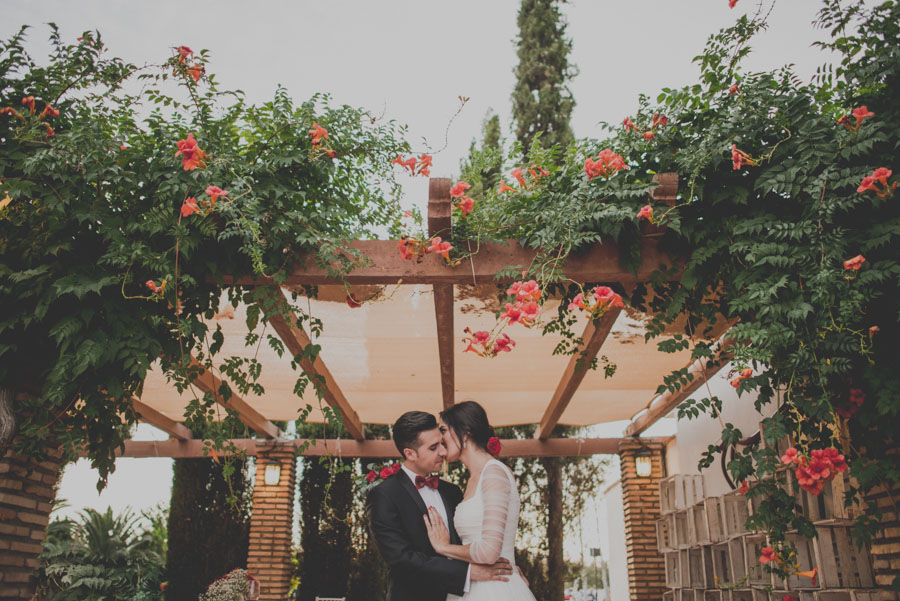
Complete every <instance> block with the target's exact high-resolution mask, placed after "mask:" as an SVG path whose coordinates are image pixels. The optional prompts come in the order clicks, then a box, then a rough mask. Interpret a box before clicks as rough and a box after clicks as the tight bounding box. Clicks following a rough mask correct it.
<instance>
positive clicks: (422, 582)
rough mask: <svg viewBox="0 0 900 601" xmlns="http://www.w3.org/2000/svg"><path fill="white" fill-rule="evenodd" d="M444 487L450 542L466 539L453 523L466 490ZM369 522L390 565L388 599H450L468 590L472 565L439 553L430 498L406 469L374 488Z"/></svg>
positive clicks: (441, 486)
mask: <svg viewBox="0 0 900 601" xmlns="http://www.w3.org/2000/svg"><path fill="white" fill-rule="evenodd" d="M438 492H439V493H440V494H441V498H442V499H443V500H444V507H445V508H446V510H447V519H448V521H449V523H448V524H447V527H448V529H449V530H450V542H452V543H453V544H457V545H458V544H460V540H459V536H457V534H456V530H455V529H454V528H453V511H454V510H455V509H456V506H457V505H458V504H459V502H460V501H461V500H462V496H463V494H462V491H461V490H460V489H459V487H457V486H455V485H453V484H450V483H449V482H444V481H443V480H441V481H440V484H439V485H438ZM366 510H367V511H368V514H369V527H370V528H371V529H372V536H373V537H374V538H375V544H376V545H377V546H378V550H379V551H380V552H381V556H382V557H383V558H384V561H385V562H387V564H388V568H389V574H388V593H387V601H445V599H446V597H447V594H448V593H453V594H454V595H462V594H463V588H464V587H465V583H466V573H467V571H468V569H469V564H467V563H466V562H464V561H458V560H456V559H449V558H447V557H443V556H441V555H438V554H437V553H435V552H434V549H433V548H432V546H431V543H430V542H429V541H428V531H427V530H426V529H425V520H424V516H425V514H426V513H428V509H427V508H426V507H425V502H424V501H423V500H422V496H421V495H420V494H419V491H418V490H416V487H415V485H414V484H413V483H412V481H411V480H410V479H409V476H407V475H406V472H404V471H403V470H400V471H399V472H397V473H396V474H394V475H393V476H390V477H389V478H387V479H386V480H384V481H382V482H381V483H379V484H378V485H376V486H375V487H374V488H372V489H371V490H370V491H369V496H368V498H367V500H366Z"/></svg>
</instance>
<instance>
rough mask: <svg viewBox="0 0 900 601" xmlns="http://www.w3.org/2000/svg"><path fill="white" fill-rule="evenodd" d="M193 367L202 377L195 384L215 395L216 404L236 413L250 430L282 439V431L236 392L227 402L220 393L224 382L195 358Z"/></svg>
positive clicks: (197, 378)
mask: <svg viewBox="0 0 900 601" xmlns="http://www.w3.org/2000/svg"><path fill="white" fill-rule="evenodd" d="M191 367H192V368H196V369H199V370H200V375H198V376H197V377H196V378H195V379H194V382H193V384H194V385H195V386H196V387H197V388H199V389H200V390H202V391H203V392H208V393H210V394H211V395H213V398H215V400H216V402H217V403H219V404H220V405H222V406H223V407H225V408H226V409H231V410H232V411H236V412H237V414H238V416H239V417H240V419H241V421H242V422H244V423H245V424H247V425H248V426H250V429H251V430H253V431H254V432H256V433H257V434H259V435H260V436H262V437H264V438H269V439H272V438H281V436H282V433H281V430H279V429H278V427H277V426H276V425H275V424H273V423H272V422H270V421H269V420H267V419H266V418H265V417H264V416H263V414H262V413H260V412H259V411H257V410H256V409H254V408H253V407H252V406H251V405H250V404H249V403H248V402H247V401H245V400H244V399H242V398H241V397H240V396H238V394H237V393H236V392H234V391H232V393H231V398H230V399H228V401H227V402H226V401H225V399H224V398H223V397H222V395H221V393H220V392H219V389H220V388H221V387H222V380H220V379H219V377H218V376H216V375H215V374H214V373H212V372H211V371H209V370H207V369H206V368H205V367H203V365H201V364H200V362H198V361H197V360H196V359H195V358H194V357H191Z"/></svg>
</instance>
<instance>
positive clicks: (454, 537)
mask: <svg viewBox="0 0 900 601" xmlns="http://www.w3.org/2000/svg"><path fill="white" fill-rule="evenodd" d="M447 486H452V484H448V483H447V482H444V481H443V480H441V481H440V485H439V486H438V492H439V493H440V495H441V499H442V500H443V501H444V510H445V511H446V512H447V530H449V531H450V539H451V540H450V542H451V543H452V544H454V545H457V544H459V535H458V534H456V528H454V526H453V514H455V513H456V505H453V504H452V503H450V499H449V498H448V497H447Z"/></svg>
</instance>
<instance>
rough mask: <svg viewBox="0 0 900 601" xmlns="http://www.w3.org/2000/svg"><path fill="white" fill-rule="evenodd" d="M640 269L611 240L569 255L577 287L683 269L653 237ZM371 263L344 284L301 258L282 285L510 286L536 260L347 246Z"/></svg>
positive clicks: (495, 247) (519, 251)
mask: <svg viewBox="0 0 900 601" xmlns="http://www.w3.org/2000/svg"><path fill="white" fill-rule="evenodd" d="M640 245H641V264H640V265H639V266H638V269H637V274H633V273H631V272H629V271H627V270H626V269H625V268H623V267H622V266H621V265H620V264H619V249H618V247H617V246H616V244H615V242H613V241H612V240H608V241H605V242H603V243H602V244H597V245H594V246H593V247H591V248H589V249H587V250H586V251H585V252H584V253H579V254H578V255H577V256H574V255H573V256H570V257H569V258H568V259H567V261H566V268H565V275H566V277H567V278H569V279H572V280H575V281H577V282H621V283H624V284H633V283H636V282H641V281H647V280H648V279H649V278H650V275H651V274H652V273H653V272H654V271H655V270H656V269H657V268H658V267H660V266H665V267H672V266H673V265H674V266H678V265H679V264H678V263H677V262H676V261H674V260H673V259H671V258H670V257H669V256H668V255H667V254H665V253H664V252H662V251H660V250H659V248H658V246H657V240H656V239H655V238H643V239H642V240H641V243H640ZM349 246H350V247H351V248H352V249H354V250H356V251H358V252H359V253H361V254H362V255H363V256H365V257H366V258H367V259H368V260H369V262H370V263H369V264H368V265H365V266H361V267H358V268H356V269H354V270H353V271H351V272H350V273H349V274H346V275H344V276H343V279H339V278H335V277H334V276H332V275H330V274H329V273H328V271H327V270H326V269H323V268H321V267H319V266H318V265H316V264H315V260H314V257H312V256H308V255H301V256H299V257H298V266H295V267H293V268H292V269H289V271H288V276H287V279H286V280H285V281H284V282H283V283H282V284H283V285H284V286H302V285H323V284H344V283H346V284H348V285H350V286H356V285H365V284H376V285H384V284H396V283H397V282H398V281H400V280H403V283H404V284H476V285H477V284H493V283H511V282H512V281H513V280H514V279H515V278H514V277H513V276H510V277H506V278H501V279H499V280H498V279H495V278H494V276H495V275H496V274H497V272H499V271H500V270H502V269H505V268H507V267H509V266H510V265H513V266H521V267H522V269H527V267H528V266H529V265H530V264H531V263H532V261H533V260H534V257H535V255H536V254H537V251H535V250H533V249H529V248H523V247H522V246H521V245H520V244H519V243H518V242H517V241H515V240H510V241H508V242H507V243H498V242H482V243H481V244H480V245H479V249H478V253H477V254H475V255H474V256H473V257H472V258H471V260H468V259H467V260H466V261H463V262H462V263H461V264H460V265H457V266H456V267H448V266H447V264H446V262H445V261H444V259H443V258H442V257H440V256H437V255H435V254H433V253H429V254H427V255H425V256H424V257H423V258H422V262H421V263H418V262H416V261H406V260H404V259H403V258H402V257H401V256H400V253H399V252H398V251H397V241H396V240H356V241H354V242H351V243H350V245H349ZM223 282H224V283H225V284H239V285H244V286H268V285H272V284H273V281H272V280H271V279H268V278H261V277H258V276H245V277H241V278H235V277H233V276H230V275H224V276H223Z"/></svg>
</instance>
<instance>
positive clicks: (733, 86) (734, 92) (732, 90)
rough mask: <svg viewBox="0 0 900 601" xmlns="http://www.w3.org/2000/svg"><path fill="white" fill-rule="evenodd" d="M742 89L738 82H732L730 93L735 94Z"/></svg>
mask: <svg viewBox="0 0 900 601" xmlns="http://www.w3.org/2000/svg"><path fill="white" fill-rule="evenodd" d="M740 91H741V89H740V88H739V87H738V85H737V84H736V83H733V84H731V87H730V88H728V93H729V94H731V95H732V96H735V95H736V94H737V93H738V92H740Z"/></svg>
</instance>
